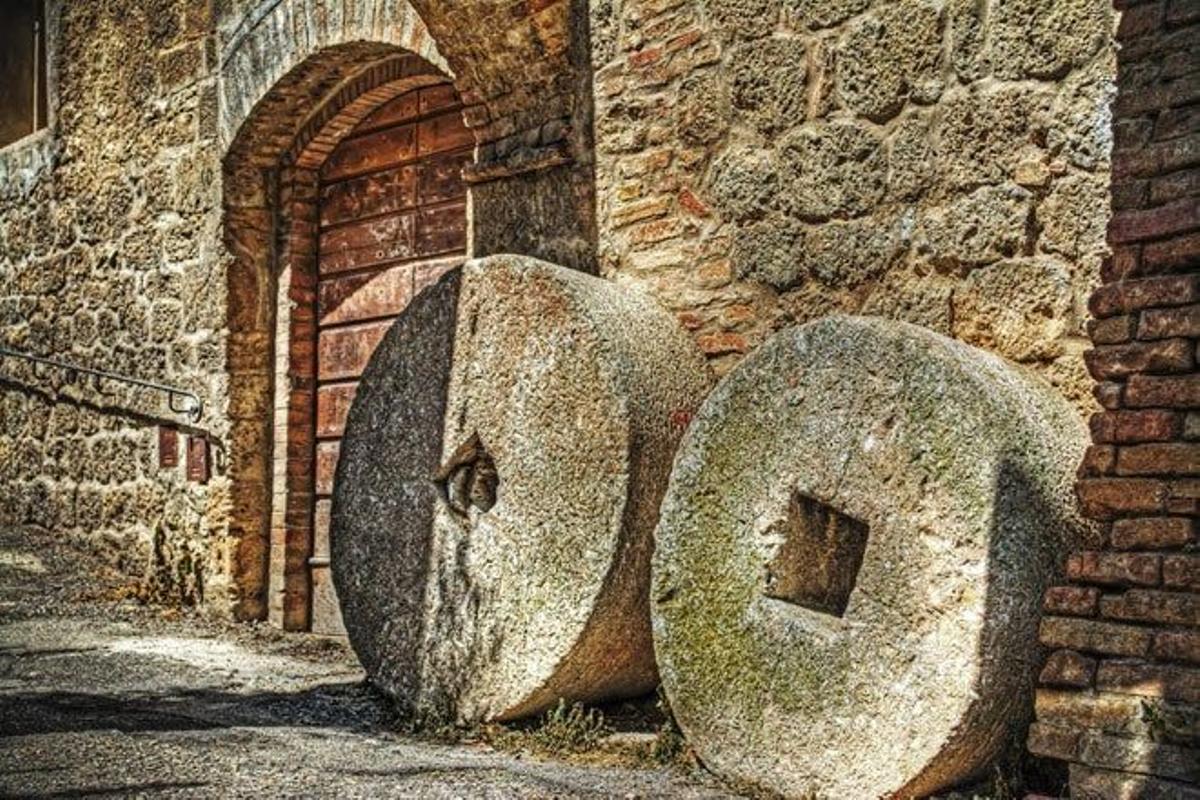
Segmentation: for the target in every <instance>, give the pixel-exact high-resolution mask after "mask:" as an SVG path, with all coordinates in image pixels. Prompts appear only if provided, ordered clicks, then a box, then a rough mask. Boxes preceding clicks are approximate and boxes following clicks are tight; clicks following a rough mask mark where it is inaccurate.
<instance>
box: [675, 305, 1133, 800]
mask: <svg viewBox="0 0 1200 800" xmlns="http://www.w3.org/2000/svg"><path fill="white" fill-rule="evenodd" d="M931 382H935V383H936V384H937V385H938V387H939V391H938V392H937V393H936V397H934V395H931V394H930V393H929V392H928V390H927V387H928V386H929V385H930V383H931ZM1018 408H1021V409H1023V411H1021V412H1020V413H1017V412H1016V409H1018ZM964 430H971V431H973V434H972V437H973V442H974V443H975V445H974V446H973V447H971V448H964V447H962V446H961V432H962V431H964ZM1085 439H1086V436H1085V433H1084V431H1083V429H1082V426H1081V425H1080V423H1079V421H1078V416H1077V415H1076V413H1075V412H1074V410H1073V409H1072V408H1070V407H1069V406H1067V405H1066V404H1065V403H1064V402H1063V401H1062V400H1061V398H1060V397H1059V396H1058V395H1057V394H1056V393H1055V392H1054V390H1053V389H1051V388H1049V387H1048V386H1047V385H1044V384H1041V383H1040V382H1037V381H1035V380H1033V379H1032V378H1030V377H1029V376H1028V375H1026V374H1025V373H1023V372H1021V371H1019V370H1017V369H1015V368H1013V367H1011V366H1010V365H1008V364H1006V363H1005V362H1003V361H1002V360H1000V359H999V358H997V357H995V356H994V355H991V354H987V353H984V352H983V351H979V350H975V349H973V348H970V347H969V346H967V345H964V344H962V343H961V342H956V341H953V340H950V339H948V338H945V337H942V336H939V335H937V334H934V333H931V332H929V331H927V330H924V329H921V328H917V327H915V326H912V325H908V324H904V323H896V322H888V321H884V320H879V319H864V318H847V317H830V318H826V319H823V320H821V321H818V322H815V323H812V324H809V325H806V326H803V327H800V328H796V329H792V330H789V331H785V332H783V333H781V334H778V335H777V336H775V337H774V338H773V339H771V340H770V341H769V342H767V343H766V344H764V345H763V346H761V347H760V348H759V349H758V350H757V351H755V353H753V354H752V355H751V356H750V357H749V358H747V359H746V360H744V361H742V362H741V363H740V364H739V365H738V366H737V367H735V368H734V369H733V370H732V371H731V372H730V373H729V374H728V375H726V377H725V378H724V379H723V380H722V382H721V383H720V384H719V386H718V388H717V389H716V390H714V392H713V394H712V395H710V396H709V398H708V400H707V401H706V402H705V404H704V406H703V407H702V409H701V411H700V413H699V414H698V416H697V418H696V419H695V421H694V422H693V424H692V426H691V427H690V428H689V431H688V434H687V436H686V437H685V441H684V443H683V444H682V445H681V448H680V452H679V455H678V457H677V459H676V463H675V468H674V470H673V473H672V478H671V484H670V487H669V489H668V493H667V496H666V499H665V500H664V502H663V511H662V515H661V518H660V522H659V527H658V530H657V536H656V538H657V542H656V548H655V553H654V565H653V586H652V595H651V597H652V607H651V613H652V617H653V620H654V635H655V652H656V655H657V656H658V660H659V669H660V671H661V673H662V677H663V685H664V688H665V691H666V693H667V696H668V698H669V699H670V702H671V708H672V711H673V712H674V714H675V716H676V719H677V720H678V722H679V723H680V726H681V727H682V729H683V731H684V733H685V734H686V735H687V736H688V738H689V741H690V742H691V743H692V745H693V746H694V747H695V749H696V751H697V753H698V754H699V756H700V758H701V759H702V760H703V761H704V763H705V764H707V765H709V766H710V767H712V768H713V769H714V770H716V771H717V772H719V773H721V774H723V775H726V776H727V777H731V778H736V779H739V780H742V781H746V782H750V783H753V784H757V785H759V786H762V787H764V788H767V789H769V790H772V791H776V792H781V793H785V794H786V795H788V796H791V797H803V796H806V794H818V795H823V796H830V797H877V796H884V795H890V794H893V793H900V794H903V795H913V796H922V795H926V794H929V793H931V792H934V791H936V790H937V789H939V788H941V787H943V786H947V785H950V784H953V783H954V782H955V781H956V780H959V779H961V778H963V777H965V776H966V775H969V774H972V773H974V772H975V771H976V770H977V769H978V768H979V767H981V766H982V765H984V764H986V763H987V762H988V761H989V759H990V758H991V757H992V756H994V755H995V754H996V753H997V752H998V751H999V749H1001V748H1002V747H1003V746H1004V742H1005V738H1006V735H1005V734H1004V733H1003V731H1004V730H1006V729H1007V723H1008V722H1009V721H1011V719H1012V708H1013V707H1014V703H1018V704H1019V701H1018V700H1015V698H1017V697H1021V696H1025V697H1027V696H1028V695H1027V694H1025V693H1026V692H1028V691H1029V688H1028V687H1029V686H1030V685H1031V683H1032V681H1033V679H1034V678H1035V674H1034V673H1033V670H1034V669H1036V666H1037V665H1035V664H1033V663H1030V661H1029V659H1027V658H1026V657H1025V656H1024V655H1022V656H1020V657H1016V655H1017V654H1018V653H1019V654H1028V653H1029V652H1031V651H1032V650H1033V649H1034V648H1036V646H1037V643H1036V642H1037V619H1038V616H1039V609H1038V600H1039V599H1040V598H1041V595H1042V592H1043V591H1044V589H1045V588H1046V586H1047V585H1048V584H1049V583H1050V581H1052V580H1053V577H1054V573H1055V567H1056V563H1057V562H1058V559H1059V558H1060V557H1061V553H1062V552H1063V551H1064V550H1063V549H1065V548H1069V547H1071V546H1072V542H1075V543H1080V542H1084V541H1094V538H1093V535H1094V534H1093V532H1092V530H1091V529H1090V526H1088V525H1087V524H1085V523H1084V522H1083V521H1082V520H1081V519H1080V518H1079V517H1078V516H1077V513H1076V512H1075V510H1074V504H1073V503H1072V501H1071V498H1070V487H1071V484H1072V482H1073V472H1074V469H1075V467H1076V465H1077V464H1078V460H1079V458H1080V456H1081V455H1082V452H1083V448H1084V447H1085ZM1001 453H1004V454H1005V455H1004V456H1003V457H1000V456H999V454H1001ZM935 465H936V466H935ZM746 520H750V522H749V524H747V523H746ZM935 520H936V522H935ZM952 542H953V544H951V543H952ZM1034 542H1036V543H1037V545H1036V546H1031V545H1033V543H1034ZM1056 549H1057V550H1058V551H1059V554H1060V555H1057V556H1056V555H1055V554H1054V553H1053V552H1052V551H1053V550H1056ZM998 552H1003V553H1006V554H1007V555H1006V556H1005V557H1003V558H996V554H997V553H998ZM1035 553H1037V554H1038V555H1035ZM935 575H936V576H937V577H936V578H935V577H934V576H935ZM934 586H936V587H938V588H937V589H936V590H932V591H931V587H934ZM983 586H986V587H987V589H986V591H980V589H981V588H982V587H983ZM918 587H920V588H918ZM1001 609H1003V611H1001ZM994 614H1000V615H1001V616H993V615H994ZM1001 619H1003V622H1001ZM1067 621H1068V622H1082V623H1084V624H1087V623H1089V622H1090V621H1089V620H1067ZM931 622H932V623H933V624H932V625H930V623H931ZM714 634H716V635H714ZM1097 638H1100V639H1102V640H1103V641H1107V638H1106V637H1097ZM1141 644H1142V647H1141V649H1140V650H1138V651H1137V652H1145V650H1146V649H1148V647H1149V640H1148V638H1146V639H1143V640H1142V642H1141ZM1064 646H1067V647H1069V646H1070V645H1064ZM901 664H902V665H903V666H901ZM901 673H902V674H904V675H906V676H907V677H906V679H905V680H904V681H903V683H896V682H894V681H881V680H879V676H880V675H894V674H901ZM849 687H854V688H853V690H848V689H849ZM912 708H922V709H925V712H924V713H923V719H924V722H923V724H922V725H921V726H919V727H914V726H913V725H912V718H911V709H912ZM933 709H937V711H936V712H934V711H933ZM934 720H938V721H937V722H934ZM901 732H903V733H901ZM834 740H836V742H837V747H830V742H831V741H834ZM966 754H970V755H966Z"/></svg>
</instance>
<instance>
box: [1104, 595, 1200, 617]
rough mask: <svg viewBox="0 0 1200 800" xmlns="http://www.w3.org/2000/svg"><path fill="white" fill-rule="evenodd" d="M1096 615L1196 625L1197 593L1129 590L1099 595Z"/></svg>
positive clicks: (1198, 611) (1199, 602)
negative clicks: (1115, 593) (1098, 608)
mask: <svg viewBox="0 0 1200 800" xmlns="http://www.w3.org/2000/svg"><path fill="white" fill-rule="evenodd" d="M1100 614H1101V616H1103V617H1106V618H1108V619H1119V620H1124V621H1126V622H1152V623H1160V624H1163V625H1200V595H1194V594H1188V593H1185V592H1159V591H1155V590H1153V589H1130V590H1129V591H1127V592H1125V593H1124V594H1120V595H1105V596H1104V597H1101V598H1100Z"/></svg>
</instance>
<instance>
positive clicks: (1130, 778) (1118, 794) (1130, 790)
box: [1070, 763, 1200, 800]
mask: <svg viewBox="0 0 1200 800" xmlns="http://www.w3.org/2000/svg"><path fill="white" fill-rule="evenodd" d="M1070 776H1071V778H1070V781H1071V783H1070V794H1071V797H1077V798H1081V800H1200V791H1193V790H1192V789H1191V788H1190V787H1188V786H1186V785H1184V784H1181V783H1179V782H1177V781H1164V780H1159V779H1157V778H1152V777H1150V776H1149V775H1144V774H1142V773H1139V772H1123V771H1117V770H1107V769H1096V768H1094V767H1089V766H1086V765H1084V764H1078V763H1075V764H1071V771H1070Z"/></svg>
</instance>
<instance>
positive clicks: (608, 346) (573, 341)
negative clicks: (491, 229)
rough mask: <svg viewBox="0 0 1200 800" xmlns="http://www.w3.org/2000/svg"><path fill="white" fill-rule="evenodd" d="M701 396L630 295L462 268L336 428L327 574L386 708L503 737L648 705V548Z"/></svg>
mask: <svg viewBox="0 0 1200 800" xmlns="http://www.w3.org/2000/svg"><path fill="white" fill-rule="evenodd" d="M708 385H709V378H708V373H707V370H706V368H705V367H704V364H703V360H702V358H701V356H700V354H699V352H698V351H697V350H696V349H695V348H694V346H693V345H692V344H691V342H690V341H689V340H688V339H687V337H686V336H685V335H684V334H683V332H682V330H681V329H680V328H678V326H677V323H676V322H675V320H674V318H672V317H671V316H670V315H669V314H667V313H666V312H665V311H663V310H661V309H659V308H658V307H657V306H655V305H654V303H653V302H652V301H651V300H650V299H649V298H648V297H646V296H644V295H642V294H640V293H637V292H633V291H630V290H627V289H622V288H620V287H618V286H616V285H615V284H612V283H609V282H605V281H601V280H599V279H597V278H593V277H589V276H586V275H582V274H580V273H576V272H571V271H568V270H566V269H564V268H561V267H556V266H553V265H550V264H546V263H544V262H539V261H535V260H533V259H528V258H521V257H517V256H498V257H493V258H489V259H483V260H479V261H474V262H469V263H468V265H467V266H465V267H464V268H463V269H462V276H461V278H460V277H459V276H458V273H452V274H451V277H448V278H446V279H444V280H443V281H442V282H441V283H439V284H437V285H436V286H435V287H434V288H432V289H430V290H428V291H426V292H424V293H423V294H421V295H419V296H418V298H417V299H416V300H414V302H413V304H412V305H411V306H410V310H409V311H406V312H405V313H404V314H403V315H402V316H401V317H400V319H399V320H398V321H397V323H396V325H395V326H394V327H393V328H392V329H391V331H389V333H388V335H387V337H386V338H385V339H384V341H383V343H382V344H381V345H380V347H379V349H378V350H377V351H376V355H375V356H374V357H373V359H372V361H371V363H370V365H369V367H368V368H367V371H366V373H365V374H364V376H363V382H362V384H361V386H360V388H359V390H358V394H357V397H356V399H355V403H354V405H353V407H352V408H351V411H350V416H349V419H348V420H347V425H346V438H345V440H344V442H343V446H342V459H341V462H340V465H339V473H338V479H337V482H336V488H335V495H334V508H333V529H332V547H333V564H334V577H335V581H336V584H337V588H338V594H339V596H340V597H341V598H342V603H343V615H344V618H345V622H346V628H347V631H348V632H349V634H350V639H351V643H352V644H353V645H354V647H355V650H356V651H357V652H358V653H359V656H360V657H361V659H362V661H363V664H364V666H366V668H367V670H368V672H369V673H370V675H371V677H372V680H373V681H374V682H375V683H376V684H377V685H379V686H380V687H381V688H382V689H384V690H385V691H387V692H388V693H389V694H391V695H393V696H394V697H395V698H396V699H397V701H399V703H400V705H401V706H402V708H404V709H405V710H406V711H408V712H410V713H414V714H417V715H420V716H431V717H435V718H443V719H452V720H460V721H467V720H480V719H497V718H498V719H508V718H515V717H521V716H525V715H528V714H533V713H537V712H538V711H540V710H542V709H544V708H547V707H549V706H551V705H553V704H554V703H555V702H557V700H558V699H559V698H560V697H561V698H569V699H578V700H595V699H599V698H604V697H612V696H621V695H626V694H634V693H638V692H643V691H647V690H648V689H650V688H652V687H653V685H654V683H655V680H656V673H655V667H654V661H653V655H652V653H651V646H650V630H649V618H648V614H647V608H646V604H647V600H646V594H647V586H648V581H649V553H650V548H651V538H650V536H651V531H652V529H653V526H654V522H655V520H656V518H657V513H658V507H659V500H660V499H661V497H662V493H663V491H664V489H665V486H666V480H667V473H668V471H669V469H670V463H671V456H672V454H673V452H674V449H675V443H676V442H677V440H678V438H679V436H680V435H681V433H682V430H683V428H684V426H685V425H686V424H687V421H688V419H690V416H691V414H692V412H693V411H694V410H695V409H696V407H697V406H698V405H699V402H700V400H701V399H702V397H703V396H704V393H705V392H706V390H707V388H708Z"/></svg>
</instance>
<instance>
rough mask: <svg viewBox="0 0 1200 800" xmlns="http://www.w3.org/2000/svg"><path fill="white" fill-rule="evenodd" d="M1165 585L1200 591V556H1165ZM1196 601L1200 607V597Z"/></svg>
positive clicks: (1163, 572) (1163, 573)
mask: <svg viewBox="0 0 1200 800" xmlns="http://www.w3.org/2000/svg"><path fill="white" fill-rule="evenodd" d="M1162 575H1163V586H1166V587H1169V588H1172V589H1187V590H1189V591H1197V592H1200V556H1196V555H1187V554H1182V553H1181V554H1173V555H1165V556H1163V565H1162ZM1195 602H1196V603H1197V604H1198V608H1200V597H1197V598H1196V600H1195Z"/></svg>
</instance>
